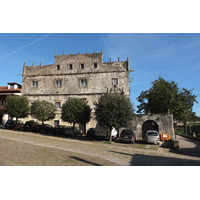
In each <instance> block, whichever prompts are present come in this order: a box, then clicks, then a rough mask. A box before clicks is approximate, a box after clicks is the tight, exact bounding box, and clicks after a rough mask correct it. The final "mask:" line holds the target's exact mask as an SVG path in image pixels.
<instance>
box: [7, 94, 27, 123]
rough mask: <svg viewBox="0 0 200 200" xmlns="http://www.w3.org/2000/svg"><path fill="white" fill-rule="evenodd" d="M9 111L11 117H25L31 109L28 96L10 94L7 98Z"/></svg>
mask: <svg viewBox="0 0 200 200" xmlns="http://www.w3.org/2000/svg"><path fill="white" fill-rule="evenodd" d="M6 109H7V113H8V114H9V115H10V116H11V117H16V121H17V119H18V118H25V117H27V116H28V114H29V111H30V106H29V100H28V98H27V97H26V96H8V98H7V100H6Z"/></svg>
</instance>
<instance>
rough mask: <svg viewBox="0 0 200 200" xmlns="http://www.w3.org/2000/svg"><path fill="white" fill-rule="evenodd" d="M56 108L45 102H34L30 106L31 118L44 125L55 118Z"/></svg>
mask: <svg viewBox="0 0 200 200" xmlns="http://www.w3.org/2000/svg"><path fill="white" fill-rule="evenodd" d="M55 111H56V106H55V104H53V103H51V102H47V101H44V100H43V101H39V100H37V101H35V102H34V103H33V104H32V105H31V116H32V117H34V118H35V119H37V120H39V121H41V122H42V123H44V121H47V120H50V119H54V118H55Z"/></svg>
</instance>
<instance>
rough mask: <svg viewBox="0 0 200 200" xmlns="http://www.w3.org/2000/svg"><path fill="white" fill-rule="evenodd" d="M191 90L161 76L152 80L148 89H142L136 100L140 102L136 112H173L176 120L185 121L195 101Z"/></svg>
mask: <svg viewBox="0 0 200 200" xmlns="http://www.w3.org/2000/svg"><path fill="white" fill-rule="evenodd" d="M192 91H193V90H187V89H185V88H182V89H180V88H179V87H178V84H177V83H175V82H174V81H166V80H164V79H163V78H162V77H159V78H158V80H155V81H154V82H152V87H151V88H150V89H149V90H146V91H142V92H141V94H140V96H139V97H138V98H137V100H138V101H139V102H140V105H139V106H138V110H137V112H138V113H140V112H142V111H143V112H144V113H147V112H148V111H149V110H150V111H151V112H152V113H166V112H168V109H170V111H172V112H173V114H174V117H175V119H176V120H180V121H182V120H183V121H185V120H187V119H188V117H189V116H190V114H191V113H192V107H193V105H194V103H195V102H197V101H196V96H195V95H193V94H192Z"/></svg>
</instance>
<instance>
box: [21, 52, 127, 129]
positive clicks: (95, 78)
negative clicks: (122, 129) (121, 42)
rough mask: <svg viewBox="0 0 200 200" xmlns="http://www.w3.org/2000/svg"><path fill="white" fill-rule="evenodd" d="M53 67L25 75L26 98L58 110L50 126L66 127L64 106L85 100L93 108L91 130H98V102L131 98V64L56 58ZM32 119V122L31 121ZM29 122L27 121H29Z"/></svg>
mask: <svg viewBox="0 0 200 200" xmlns="http://www.w3.org/2000/svg"><path fill="white" fill-rule="evenodd" d="M54 57H55V62H54V64H51V65H42V64H40V65H39V66H34V64H33V65H32V66H26V64H24V67H23V73H22V77H23V80H22V94H24V95H27V96H28V98H29V100H30V102H34V101H35V100H46V101H49V102H53V103H55V104H56V106H57V112H56V118H55V119H54V120H53V121H49V122H48V123H49V124H51V125H53V126H54V125H56V124H58V123H59V124H60V125H66V123H64V122H62V120H61V106H62V104H63V103H64V102H65V101H66V100H67V99H68V98H69V97H77V98H81V99H85V100H87V102H88V105H90V107H91V108H92V116H93V117H92V119H91V121H90V122H89V123H88V125H87V128H89V127H95V126H96V121H95V120H94V102H96V101H98V99H99V97H100V96H101V95H103V94H105V93H108V92H113V93H121V94H124V95H128V96H129V94H130V93H129V92H130V89H129V72H130V70H129V62H128V60H127V61H119V60H118V62H112V61H111V60H110V62H103V59H102V57H103V53H102V52H101V53H92V54H88V53H86V54H80V53H78V54H69V55H55V56H54ZM29 119H30V118H29ZM26 120H27V119H26Z"/></svg>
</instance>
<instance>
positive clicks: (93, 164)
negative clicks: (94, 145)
mask: <svg viewBox="0 0 200 200" xmlns="http://www.w3.org/2000/svg"><path fill="white" fill-rule="evenodd" d="M70 158H73V159H75V160H78V161H80V162H83V163H86V164H88V165H92V166H102V165H99V164H97V163H94V162H90V161H87V160H85V159H82V158H79V157H75V156H70Z"/></svg>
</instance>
